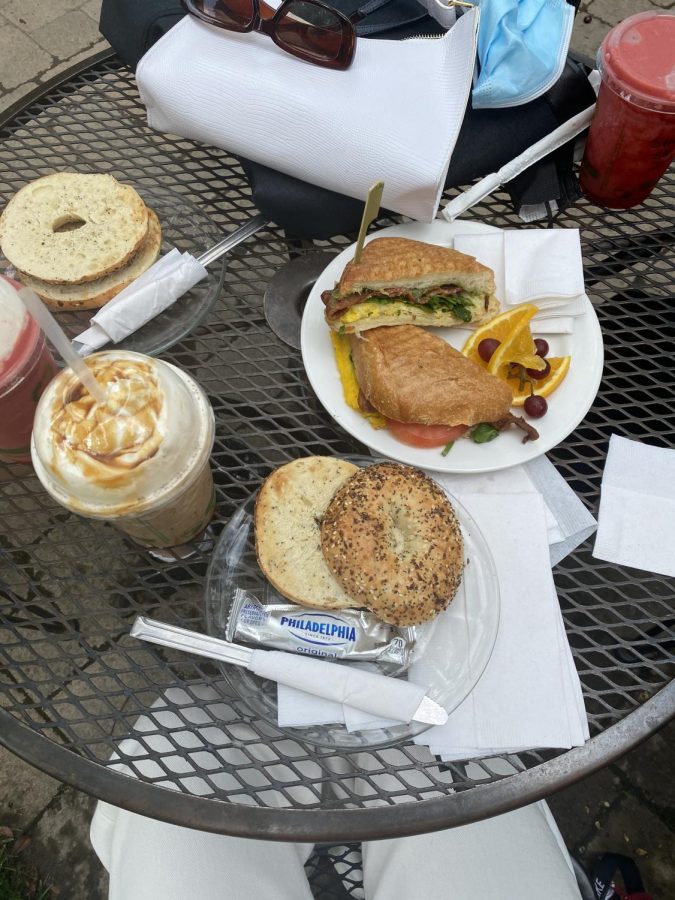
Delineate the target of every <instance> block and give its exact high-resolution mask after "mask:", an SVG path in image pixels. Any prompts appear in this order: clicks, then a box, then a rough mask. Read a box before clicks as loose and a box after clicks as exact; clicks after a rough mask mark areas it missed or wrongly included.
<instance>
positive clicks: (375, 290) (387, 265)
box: [321, 237, 499, 334]
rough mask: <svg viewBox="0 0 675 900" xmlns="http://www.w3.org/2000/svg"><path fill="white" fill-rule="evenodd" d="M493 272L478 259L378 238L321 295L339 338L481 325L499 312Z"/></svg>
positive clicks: (417, 243)
mask: <svg viewBox="0 0 675 900" xmlns="http://www.w3.org/2000/svg"><path fill="white" fill-rule="evenodd" d="M494 292H495V279H494V273H493V271H492V269H489V268H488V267H487V266H483V265H481V264H480V263H479V262H477V261H476V260H475V259H474V258H473V256H467V255H466V254H465V253H459V252H458V251H457V250H451V249H450V248H448V247H439V246H438V245H437V244H426V243H424V242H422V241H411V240H408V239H407V238H396V237H390V238H375V239H374V240H372V241H370V242H369V243H367V244H366V245H365V247H364V248H363V253H362V255H361V259H360V260H359V262H358V263H355V262H354V261H353V260H352V261H351V262H348V263H347V265H346V267H345V270H344V272H343V273H342V277H341V278H340V280H339V282H338V283H337V285H336V286H335V288H334V290H332V291H324V292H323V294H322V295H321V299H322V300H323V303H324V306H325V317H326V322H327V323H328V325H329V326H330V328H332V329H333V331H337V332H338V333H339V334H351V333H354V332H359V331H365V330H366V329H368V328H378V327H380V326H381V325H433V326H437V327H439V328H447V327H448V326H452V325H468V324H470V323H471V324H474V325H475V324H478V323H479V322H485V321H487V320H488V319H491V318H492V317H493V316H494V315H495V314H496V313H497V312H498V311H499V301H498V300H497V298H496V297H495V293H494Z"/></svg>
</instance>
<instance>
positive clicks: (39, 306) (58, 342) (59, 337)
mask: <svg viewBox="0 0 675 900" xmlns="http://www.w3.org/2000/svg"><path fill="white" fill-rule="evenodd" d="M18 294H19V297H20V298H21V300H22V301H23V304H24V306H25V307H26V309H27V310H28V312H29V313H30V315H31V316H32V317H33V318H34V319H35V321H36V322H37V323H38V325H39V326H40V328H41V329H42V330H43V331H44V333H45V334H46V335H47V337H48V338H49V340H50V341H51V342H52V344H53V345H54V347H56V350H57V351H58V353H59V354H60V355H61V357H62V359H63V361H64V362H65V363H66V365H68V366H70V368H71V369H72V370H73V371H74V372H75V374H76V375H77V377H78V378H79V379H80V381H81V382H82V384H83V385H84V386H85V387H86V389H87V390H88V391H89V393H90V394H91V396H92V397H93V398H94V400H96V402H97V403H105V400H106V396H105V391H104V390H103V388H102V387H101V385H100V384H99V383H98V381H96V379H95V378H94V376H93V375H92V373H91V370H90V369H89V367H88V366H87V364H86V363H85V362H84V360H83V359H82V357H80V356H79V355H78V354H77V352H76V350H75V349H74V348H73V346H72V345H71V343H70V341H69V340H68V338H67V337H66V335H65V333H64V331H63V329H62V328H61V326H60V325H59V323H58V322H57V321H56V319H55V318H54V316H53V315H52V314H51V313H50V312H49V310H48V309H47V307H46V306H45V305H44V303H43V302H42V300H40V298H39V297H38V295H37V294H36V293H35V292H34V291H32V290H31V289H30V288H26V287H25V288H21V290H20V291H19V292H18Z"/></svg>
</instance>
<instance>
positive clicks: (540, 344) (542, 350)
mask: <svg viewBox="0 0 675 900" xmlns="http://www.w3.org/2000/svg"><path fill="white" fill-rule="evenodd" d="M534 346H535V347H536V353H537V356H541V357H544V356H548V341H545V340H544V339H543V338H535V339H534Z"/></svg>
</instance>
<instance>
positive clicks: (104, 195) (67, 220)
mask: <svg viewBox="0 0 675 900" xmlns="http://www.w3.org/2000/svg"><path fill="white" fill-rule="evenodd" d="M147 231H148V210H147V208H146V206H145V204H144V203H143V200H142V199H141V198H140V197H139V195H138V194H137V193H136V191H135V190H134V189H133V188H132V187H130V186H129V185H124V184H120V183H119V182H118V181H117V180H116V179H115V178H113V177H112V175H89V174H84V175H83V174H78V173H74V172H58V173H56V174H54V175H45V176H44V178H38V179H37V180H36V181H32V182H31V183H30V184H27V185H26V186H25V187H23V188H21V190H20V191H19V192H18V193H17V194H15V196H14V197H13V198H12V199H11V200H10V202H9V203H8V204H7V207H6V209H5V211H4V212H3V214H2V216H1V217H0V246H1V247H2V252H3V253H4V255H5V256H6V257H7V259H8V260H9V261H10V262H11V263H12V265H14V266H16V268H17V269H18V270H19V271H20V272H25V273H26V274H28V275H32V276H33V277H34V278H40V279H42V280H43V281H45V282H48V283H50V284H82V283H84V282H87V281H94V280H96V279H98V278H102V277H103V276H104V275H107V274H109V273H110V272H113V271H115V270H116V269H119V268H121V267H122V266H123V265H124V264H125V263H126V262H127V261H128V260H129V259H131V257H132V256H133V255H134V254H135V253H136V251H137V250H138V248H139V247H140V245H141V244H142V243H143V241H144V240H145V237H146V234H147Z"/></svg>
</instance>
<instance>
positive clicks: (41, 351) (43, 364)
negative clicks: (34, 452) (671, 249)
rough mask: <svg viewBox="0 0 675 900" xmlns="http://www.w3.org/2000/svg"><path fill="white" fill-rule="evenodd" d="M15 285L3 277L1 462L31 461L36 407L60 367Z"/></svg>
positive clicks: (0, 295)
mask: <svg viewBox="0 0 675 900" xmlns="http://www.w3.org/2000/svg"><path fill="white" fill-rule="evenodd" d="M15 287H16V288H20V287H21V285H19V284H16V282H12V281H10V280H9V279H6V278H3V277H1V276H0V461H2V462H10V463H11V462H15V463H29V462H30V435H31V431H32V429H33V417H34V415H35V408H36V407H37V403H38V400H39V399H40V395H41V394H42V392H43V391H44V389H45V388H46V387H47V385H48V384H49V382H50V381H51V380H52V378H53V377H54V375H56V373H57V372H58V368H57V365H56V363H55V362H54V358H53V356H52V354H51V353H50V351H49V348H48V347H47V344H46V342H45V337H44V335H43V333H42V332H41V331H40V329H39V328H38V326H37V324H36V323H35V321H34V320H33V319H32V318H31V317H30V316H29V315H28V313H27V312H26V310H25V308H24V305H23V303H22V302H21V300H20V298H19V295H18V294H17V292H16V290H15Z"/></svg>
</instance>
